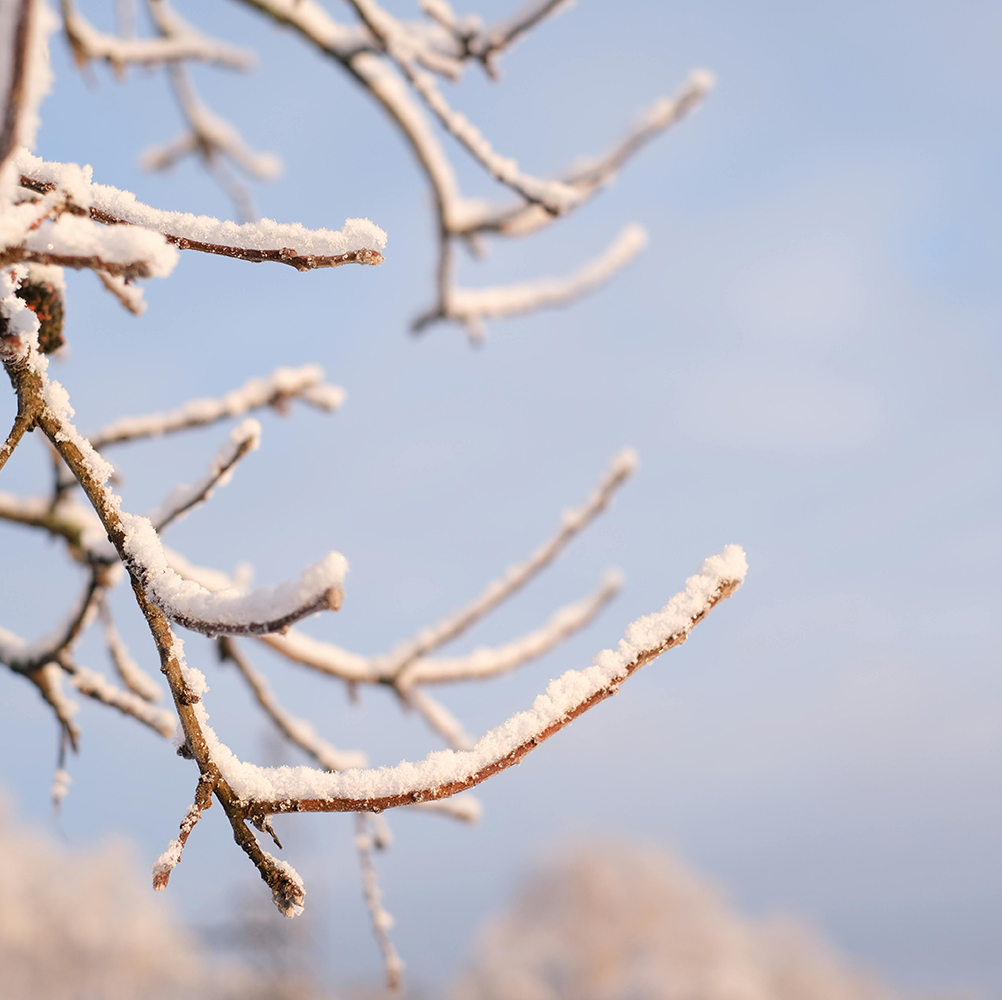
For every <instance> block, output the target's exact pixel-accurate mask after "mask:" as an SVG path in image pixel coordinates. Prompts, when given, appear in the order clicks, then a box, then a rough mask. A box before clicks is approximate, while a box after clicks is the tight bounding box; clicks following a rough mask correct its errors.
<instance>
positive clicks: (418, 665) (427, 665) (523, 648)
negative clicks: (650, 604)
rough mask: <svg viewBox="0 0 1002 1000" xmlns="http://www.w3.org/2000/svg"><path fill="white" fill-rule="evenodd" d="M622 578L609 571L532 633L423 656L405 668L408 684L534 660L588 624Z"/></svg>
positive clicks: (488, 672)
mask: <svg viewBox="0 0 1002 1000" xmlns="http://www.w3.org/2000/svg"><path fill="white" fill-rule="evenodd" d="M621 587H622V577H621V576H620V574H619V573H617V572H615V571H610V572H609V573H608V574H607V575H606V578H605V579H604V580H603V581H602V584H601V586H599V588H598V589H597V590H596V591H595V593H594V594H591V595H590V596H588V597H586V598H584V599H583V600H580V601H575V602H574V603H573V604H567V605H565V606H564V607H562V608H560V609H559V610H558V611H556V612H555V613H554V614H553V615H552V616H551V618H550V620H549V621H548V622H546V624H545V625H543V626H542V627H541V628H538V629H536V630H535V631H533V632H529V633H528V634H526V635H524V636H521V637H520V638H518V639H514V640H512V641H511V642H507V643H505V644H504V645H503V646H497V647H495V648H489V647H484V646H481V647H479V648H477V649H475V650H474V651H473V652H472V653H470V654H468V655H467V656H457V657H451V658H444V657H442V658H434V657H429V656H426V657H422V658H421V659H418V660H415V661H414V662H413V663H412V664H411V666H410V667H408V669H407V673H406V678H407V683H408V684H444V683H448V682H452V681H460V680H483V679H485V678H487V677H496V676H498V675H499V674H503V673H507V672H508V671H510V670H514V669H515V668H516V667H519V666H521V665H522V664H523V663H526V662H527V661H528V660H533V659H536V658H537V657H540V656H542V655H543V654H544V653H547V652H549V651H550V650H551V649H554V648H555V647H556V646H558V645H560V643H561V642H563V641H564V640H565V639H566V638H567V637H568V636H570V635H572V634H573V633H574V632H577V631H579V630H580V629H582V628H584V627H585V626H586V625H587V624H589V623H590V622H591V621H592V620H593V619H594V618H595V616H596V615H598V613H599V612H600V611H601V610H602V609H603V608H604V607H605V606H606V604H608V603H609V601H611V600H612V598H613V597H615V596H616V594H618V593H619V590H620V588H621Z"/></svg>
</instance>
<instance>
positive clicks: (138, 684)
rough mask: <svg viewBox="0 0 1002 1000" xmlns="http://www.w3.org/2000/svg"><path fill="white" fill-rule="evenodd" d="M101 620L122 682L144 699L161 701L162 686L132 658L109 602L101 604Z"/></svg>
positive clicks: (110, 654)
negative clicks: (116, 625)
mask: <svg viewBox="0 0 1002 1000" xmlns="http://www.w3.org/2000/svg"><path fill="white" fill-rule="evenodd" d="M100 613H101V621H102V624H103V625H104V642H105V645H106V646H107V647H108V655H109V656H110V657H111V662H112V664H113V665H114V667H115V670H116V672H117V673H118V676H119V677H120V678H121V680H122V683H123V684H124V685H125V686H126V687H127V688H128V689H129V690H130V691H131V692H132V693H133V694H137V695H139V697H140V698H142V699H143V700H144V701H150V702H153V701H159V700H160V688H159V687H158V686H157V683H156V681H154V680H153V678H152V677H150V675H149V674H147V673H145V672H144V671H143V669H142V668H141V667H140V666H139V664H138V663H136V661H135V660H134V659H133V658H132V656H131V654H130V653H129V650H128V647H127V646H126V645H125V643H124V641H123V640H122V637H121V636H120V635H119V634H118V629H116V628H115V623H114V621H112V617H111V612H110V611H109V610H108V605H107V603H106V602H105V603H102V605H101V612H100Z"/></svg>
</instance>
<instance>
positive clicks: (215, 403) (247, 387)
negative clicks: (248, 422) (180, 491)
mask: <svg viewBox="0 0 1002 1000" xmlns="http://www.w3.org/2000/svg"><path fill="white" fill-rule="evenodd" d="M323 379H324V371H323V369H322V368H321V367H320V366H319V365H304V366H303V367H301V368H278V369H276V370H275V371H274V372H272V374H271V375H268V376H267V377H265V378H253V379H251V380H250V381H249V382H245V383H244V384H243V385H242V386H241V387H240V388H239V389H234V390H233V391H232V392H229V393H227V394H226V395H225V396H222V397H221V398H219V399H195V400H192V401H191V402H189V403H185V404H184V405H183V406H180V407H178V408H177V409H176V410H169V411H168V412H166V413H151V414H149V415H148V416H143V417H122V418H120V419H118V420H116V421H114V423H111V424H108V425H107V426H105V427H102V428H101V430H99V431H97V432H96V433H94V434H91V435H90V436H89V437H90V442H91V444H92V445H93V446H94V447H95V448H97V449H98V450H100V449H102V448H106V447H107V446H108V445H110V444H118V443H120V442H122V441H134V440H136V439H137V438H148V437H159V436H161V435H163V434H173V433H174V432H175V431H181V430H187V429H189V428H192V427H204V426H205V425H206V424H211V423H215V422H216V421H217V420H225V419H226V418H228V417H239V416H242V415H243V414H245V413H249V412H251V411H252V410H259V409H261V408H262V407H265V406H270V407H272V408H274V409H276V410H279V411H281V410H282V409H283V408H284V407H285V406H286V404H287V403H288V402H289V401H290V400H293V399H301V400H303V401H304V402H306V403H310V404H312V405H313V406H316V407H317V408H318V409H322V410H327V411H333V410H336V409H338V408H339V407H340V406H341V405H342V403H343V402H344V390H343V389H340V388H338V387H337V386H332V385H326V384H325V383H324V380H323Z"/></svg>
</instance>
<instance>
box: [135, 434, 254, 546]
mask: <svg viewBox="0 0 1002 1000" xmlns="http://www.w3.org/2000/svg"><path fill="white" fill-rule="evenodd" d="M260 443H261V425H260V424H259V423H258V422H257V421H256V420H254V419H253V418H250V419H248V420H244V421H243V422H242V423H241V424H239V425H238V426H236V427H234V428H233V430H232V431H230V436H229V437H228V438H227V440H226V442H225V443H224V444H223V446H222V447H221V448H220V449H219V452H218V453H217V454H216V457H215V458H214V459H213V460H212V463H211V464H210V466H209V471H208V472H207V473H206V474H205V475H204V476H203V477H202V478H201V479H200V480H199V481H198V482H197V483H196V484H195V485H194V486H177V487H175V488H174V489H173V490H172V491H171V494H170V496H168V497H167V499H166V500H164V502H163V503H162V504H161V505H160V506H159V507H158V508H157V509H156V510H154V511H152V512H151V513H149V514H147V515H146V516H147V517H148V518H149V520H150V522H151V523H152V525H153V527H154V529H155V530H156V531H157V532H158V533H160V532H162V531H163V530H164V528H166V527H168V526H169V525H171V524H173V523H174V522H175V521H179V520H180V519H181V518H183V517H184V516H185V515H187V514H189V513H190V512H191V511H192V510H194V509H195V508H196V507H201V505H202V504H204V503H206V502H207V501H208V500H209V498H210V497H211V496H212V494H213V493H214V492H215V490H216V488H217V487H219V486H225V485H226V484H227V483H228V482H229V481H230V479H231V478H232V476H233V470H234V468H235V467H236V464H237V462H239V461H240V459H242V458H243V457H244V456H245V455H247V454H248V453H249V452H251V451H254V450H255V449H256V448H258V447H259V445H260Z"/></svg>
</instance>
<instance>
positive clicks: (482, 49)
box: [470, 0, 574, 76]
mask: <svg viewBox="0 0 1002 1000" xmlns="http://www.w3.org/2000/svg"><path fill="white" fill-rule="evenodd" d="M573 2H574V0H535V2H534V3H529V4H527V5H526V6H525V7H523V8H522V10H520V11H519V12H518V13H517V14H515V15H514V16H513V17H511V18H509V19H508V20H507V21H502V22H500V23H498V24H496V25H494V27H492V28H488V29H487V30H486V31H484V32H482V33H481V34H480V35H479V36H478V37H477V38H475V39H473V40H472V41H471V43H470V49H471V52H472V54H473V55H474V56H476V58H477V59H480V60H481V61H482V62H483V64H484V66H485V67H487V70H488V72H490V73H491V75H492V76H496V70H495V69H494V59H495V58H496V57H497V56H498V55H500V53H501V52H503V51H504V50H505V49H507V48H510V47H511V45H512V44H513V43H514V42H515V41H517V40H518V38H520V37H521V36H522V35H524V34H525V33H526V32H527V31H529V30H530V29H532V28H534V27H536V25H537V24H540V23H541V22H543V21H545V20H546V19H547V18H549V17H553V16H554V15H556V14H558V13H560V12H561V11H562V10H566V9H567V8H568V7H570V6H571V4H572V3H573Z"/></svg>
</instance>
